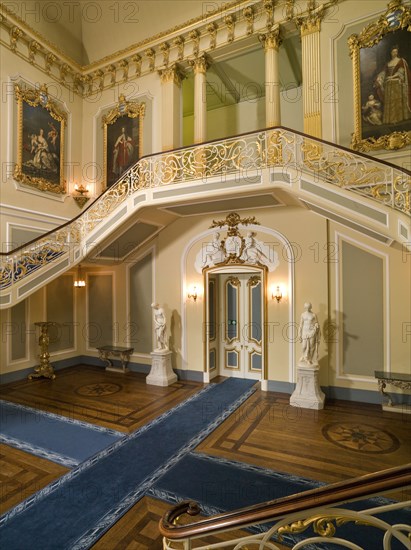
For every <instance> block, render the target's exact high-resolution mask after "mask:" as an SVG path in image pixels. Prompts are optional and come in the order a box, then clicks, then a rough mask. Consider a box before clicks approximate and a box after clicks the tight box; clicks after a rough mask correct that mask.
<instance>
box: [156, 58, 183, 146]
mask: <svg viewBox="0 0 411 550" xmlns="http://www.w3.org/2000/svg"><path fill="white" fill-rule="evenodd" d="M159 74H160V78H161V95H162V113H161V139H162V150H163V151H168V150H170V149H176V148H177V147H180V146H181V122H182V113H181V82H182V79H183V78H184V74H183V72H182V70H181V69H180V67H179V66H178V65H177V64H175V65H173V66H171V67H167V68H166V69H163V70H161V71H159Z"/></svg>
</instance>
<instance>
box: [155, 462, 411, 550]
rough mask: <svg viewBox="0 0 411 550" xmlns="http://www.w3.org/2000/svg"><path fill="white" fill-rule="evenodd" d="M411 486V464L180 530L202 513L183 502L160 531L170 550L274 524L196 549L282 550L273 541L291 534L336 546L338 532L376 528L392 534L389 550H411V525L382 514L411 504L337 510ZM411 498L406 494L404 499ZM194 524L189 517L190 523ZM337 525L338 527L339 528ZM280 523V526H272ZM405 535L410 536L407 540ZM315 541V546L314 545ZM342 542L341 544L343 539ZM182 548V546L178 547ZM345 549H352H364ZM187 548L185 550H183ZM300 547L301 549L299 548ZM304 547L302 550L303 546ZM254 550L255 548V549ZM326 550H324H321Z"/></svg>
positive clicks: (225, 515) (214, 518)
mask: <svg viewBox="0 0 411 550" xmlns="http://www.w3.org/2000/svg"><path fill="white" fill-rule="evenodd" d="M410 485H411V464H406V465H404V466H398V467H395V468H390V469H388V470H382V471H379V472H375V473H372V474H367V475H364V476H361V477H357V478H354V479H349V480H346V481H342V482H338V483H333V484H330V485H326V486H324V487H320V488H318V489H312V490H309V491H305V492H303V493H297V494H295V495H291V496H288V497H283V498H279V499H276V500H273V501H269V502H264V503H261V504H257V505H253V506H249V507H246V508H241V509H238V510H234V511H231V512H227V513H222V514H218V515H215V516H212V517H208V518H205V519H201V520H199V521H197V522H192V523H187V521H184V524H181V525H179V523H178V522H179V521H180V520H181V518H182V516H184V515H186V514H187V515H189V516H195V515H197V514H198V513H199V512H200V508H199V506H198V505H197V504H196V503H195V502H189V501H186V502H181V503H179V504H177V505H175V506H174V507H173V508H171V509H170V510H169V511H168V512H167V513H166V514H165V515H164V516H163V518H162V519H161V520H160V523H159V529H160V533H161V535H162V536H163V537H164V548H165V549H168V548H169V549H174V548H184V549H185V548H194V546H191V542H192V540H194V539H198V538H201V540H202V541H204V540H205V539H206V537H207V536H214V538H215V536H216V535H217V534H219V533H222V532H225V533H227V531H236V532H237V536H238V530H239V529H244V528H246V527H250V526H256V525H261V524H267V523H270V526H269V527H268V529H267V530H266V532H263V533H260V534H258V535H249V536H246V537H243V538H237V539H234V538H233V539H232V540H231V541H230V542H229V543H222V542H219V543H218V544H215V545H214V544H207V545H206V546H195V548H198V549H200V548H204V549H205V548H207V549H212V548H223V547H224V546H227V547H228V546H229V547H230V548H234V547H235V548H236V549H238V550H240V549H246V548H247V544H259V545H261V546H257V547H258V548H261V549H265V548H270V549H276V548H278V547H277V546H275V542H274V540H273V537H275V538H276V540H277V541H281V539H282V536H283V535H284V534H286V533H303V532H304V531H306V530H307V529H308V528H310V527H312V528H313V530H314V533H315V536H314V538H310V539H309V540H307V539H306V540H305V541H304V547H305V544H307V545H309V543H310V542H311V543H313V542H323V543H324V542H326V541H328V542H332V538H333V537H334V535H335V534H336V533H337V530H338V527H340V526H341V525H344V524H346V523H349V522H357V523H360V524H363V525H368V526H370V527H376V528H378V529H380V530H383V531H385V532H386V535H385V538H386V539H387V545H386V546H385V545H384V549H388V548H391V545H390V540H391V538H392V537H394V538H396V539H397V540H399V541H400V542H402V544H404V547H405V548H409V544H410V540H411V525H408V524H406V525H405V524H399V525H395V526H392V525H389V524H388V523H386V522H385V521H383V520H381V519H380V518H377V517H375V516H376V515H377V514H381V513H385V512H389V511H396V510H400V509H403V508H408V507H410V506H411V501H410V500H409V501H400V502H394V503H392V504H386V503H383V504H382V505H379V506H376V507H373V508H371V509H367V510H361V511H354V510H349V509H344V508H335V506H336V505H341V504H343V503H347V502H351V501H354V500H359V499H363V498H367V497H371V496H374V495H377V494H381V493H387V492H388V491H394V490H396V489H404V488H406V487H407V486H410ZM404 494H405V493H404ZM184 519H185V520H188V518H187V516H186V517H185V518H184ZM333 522H335V525H334V523H333ZM273 523H274V525H272V524H273ZM404 531H405V534H404ZM314 539H315V540H314ZM340 540H341V539H340ZM176 544H179V546H176ZM350 544H352V543H348V544H342V546H345V547H347V548H356V549H358V548H360V547H359V546H355V545H351V546H350ZM180 545H181V546H180ZM296 547H297V545H296ZM298 547H299V546H298ZM301 547H302V546H301ZM253 548H254V546H253ZM321 548H322V546H321Z"/></svg>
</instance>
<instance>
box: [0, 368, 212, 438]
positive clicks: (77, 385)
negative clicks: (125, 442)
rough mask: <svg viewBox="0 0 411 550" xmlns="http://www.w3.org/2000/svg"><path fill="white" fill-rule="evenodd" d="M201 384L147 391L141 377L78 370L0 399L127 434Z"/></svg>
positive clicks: (29, 383) (18, 387) (13, 389)
mask: <svg viewBox="0 0 411 550" xmlns="http://www.w3.org/2000/svg"><path fill="white" fill-rule="evenodd" d="M202 386H203V384H200V383H199V382H190V381H178V382H176V383H175V384H172V385H171V386H168V387H160V386H152V385H151V386H147V384H146V375H145V374H140V373H135V372H129V373H127V374H118V373H112V372H106V371H105V370H104V369H103V368H101V367H93V366H86V365H80V366H76V367H70V368H68V369H64V370H61V371H57V377H56V379H55V380H47V379H44V378H43V379H39V380H24V381H19V382H15V383H11V384H5V385H3V386H1V387H0V396H1V397H2V398H3V399H6V400H7V401H13V402H15V403H21V404H23V405H27V406H29V407H33V408H35V409H41V410H45V411H49V412H52V413H55V414H60V415H62V416H67V417H69V418H75V419H78V420H84V421H86V422H90V423H92V424H98V425H100V426H105V427H107V428H112V429H114V430H119V431H121V432H125V433H130V432H132V431H134V430H136V429H137V428H139V427H140V426H142V425H143V424H146V423H147V422H149V421H150V420H152V419H153V418H156V417H157V416H159V415H160V414H162V413H163V412H164V411H167V410H169V409H171V408H172V407H174V406H175V405H177V404H178V403H180V402H181V401H184V400H185V399H187V398H188V397H189V396H190V395H192V394H193V393H195V392H197V391H198V390H199V389H200V388H201V387H202Z"/></svg>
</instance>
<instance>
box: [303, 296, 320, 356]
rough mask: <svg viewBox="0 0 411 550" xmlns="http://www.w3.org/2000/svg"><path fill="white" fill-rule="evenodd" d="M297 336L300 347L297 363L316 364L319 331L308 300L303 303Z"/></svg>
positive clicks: (315, 316)
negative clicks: (300, 353)
mask: <svg viewBox="0 0 411 550" xmlns="http://www.w3.org/2000/svg"><path fill="white" fill-rule="evenodd" d="M298 338H299V340H300V342H301V348H302V355H301V357H300V361H299V363H303V364H309V365H318V347H319V345H320V338H321V331H320V325H319V323H318V319H317V315H316V314H315V313H313V312H312V305H311V303H310V302H306V303H305V304H304V312H303V313H302V314H301V319H300V325H299V327H298Z"/></svg>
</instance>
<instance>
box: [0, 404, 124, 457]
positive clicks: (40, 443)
mask: <svg viewBox="0 0 411 550" xmlns="http://www.w3.org/2000/svg"><path fill="white" fill-rule="evenodd" d="M0 414H1V417H0V418H1V421H0V441H1V442H2V443H5V444H7V445H11V446H12V447H17V448H18V449H21V450H24V451H27V452H30V453H32V454H34V455H36V456H40V457H42V458H47V459H48V460H52V461H53V462H58V463H59V464H63V465H64V466H67V467H68V468H72V467H74V466H77V465H78V464H79V463H80V462H83V461H84V460H86V459H87V458H89V457H91V456H93V455H94V454H96V453H97V452H99V451H101V450H102V449H105V448H106V447H108V446H109V445H111V444H112V443H114V442H115V441H117V440H118V439H120V438H122V437H124V434H123V433H121V432H116V431H114V430H109V429H107V428H103V427H100V426H94V425H93V424H87V423H86V422H81V421H79V420H72V419H70V418H65V417H62V416H57V415H55V414H51V413H47V412H43V411H39V410H37V409H32V408H30V407H26V406H24V405H17V404H14V403H9V402H7V401H2V400H0Z"/></svg>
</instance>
